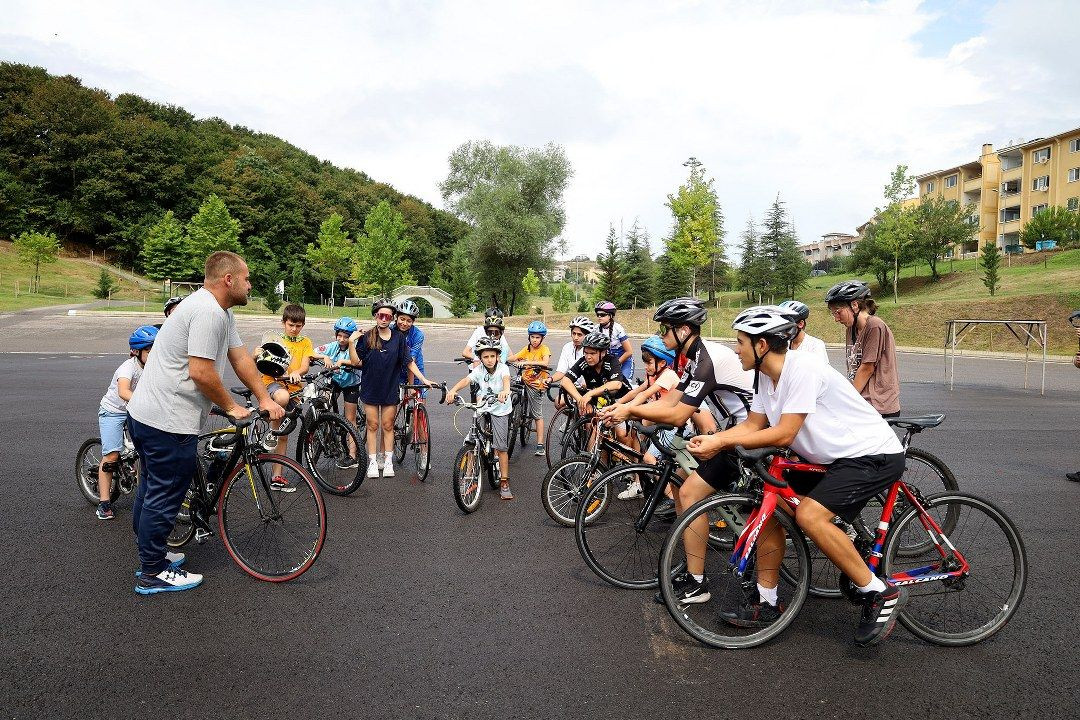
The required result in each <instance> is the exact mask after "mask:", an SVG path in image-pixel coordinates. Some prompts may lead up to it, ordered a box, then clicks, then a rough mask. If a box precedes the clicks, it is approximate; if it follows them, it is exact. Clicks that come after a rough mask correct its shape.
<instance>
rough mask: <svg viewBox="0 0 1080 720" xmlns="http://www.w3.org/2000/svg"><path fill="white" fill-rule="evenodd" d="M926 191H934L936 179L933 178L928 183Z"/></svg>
mask: <svg viewBox="0 0 1080 720" xmlns="http://www.w3.org/2000/svg"><path fill="white" fill-rule="evenodd" d="M926 192H928V193H932V192H934V181H933V180H931V181H930V182H928V183H926Z"/></svg>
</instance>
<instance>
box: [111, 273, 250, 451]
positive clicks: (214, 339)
mask: <svg viewBox="0 0 1080 720" xmlns="http://www.w3.org/2000/svg"><path fill="white" fill-rule="evenodd" d="M241 345H243V343H242V342H240V334H239V333H238V332H237V331H236V320H235V319H234V318H233V313H232V310H223V309H222V308H221V306H220V305H218V301H217V299H216V298H215V297H214V296H213V294H212V293H211V292H210V291H209V290H207V289H206V288H199V289H198V290H196V291H195V292H194V293H192V294H191V295H189V296H188V297H186V298H184V302H182V303H180V304H179V305H177V306H176V310H174V311H173V314H172V315H170V316H169V317H168V318H166V319H165V324H164V325H162V326H161V330H159V331H158V334H157V339H156V340H155V341H154V349H153V350H151V351H150V355H149V357H148V358H147V361H146V368H145V369H144V370H143V373H142V378H141V379H140V380H139V384H138V385H137V386H136V387H135V393H134V394H133V395H132V396H131V401H130V402H128V407H127V409H128V415H130V416H131V417H133V418H135V419H136V420H138V421H139V422H141V423H142V424H144V425H149V426H150V427H153V428H157V429H158V430H164V431H165V432H171V433H178V434H181V435H197V434H198V433H199V431H200V429H201V428H202V422H203V418H205V417H206V415H207V414H208V413H209V412H210V405H211V402H210V399H209V398H207V397H206V396H205V395H203V394H202V393H201V392H200V391H199V388H198V387H196V386H195V382H194V381H193V380H192V379H191V375H190V373H189V368H188V357H189V356H192V355H193V356H195V357H200V358H206V359H207V360H213V361H214V369H215V370H217V374H218V375H219V376H220V375H221V374H222V373H223V372H224V370H225V361H226V360H227V359H228V353H229V349H230V348H234V347H240V346H241Z"/></svg>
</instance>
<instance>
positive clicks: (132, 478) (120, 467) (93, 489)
mask: <svg viewBox="0 0 1080 720" xmlns="http://www.w3.org/2000/svg"><path fill="white" fill-rule="evenodd" d="M100 465H101V438H98V437H93V438H90V439H89V440H87V441H86V442H84V443H83V444H82V445H81V446H80V447H79V451H78V452H77V453H76V454H75V482H76V484H77V485H78V486H79V490H80V491H81V492H82V494H83V497H84V498H86V501H87V502H88V503H90V504H91V505H97V504H98V503H99V502H101V497H100V495H99V494H98V467H99V466H100ZM138 484H139V454H138V453H137V452H135V445H134V444H133V443H132V442H131V437H130V436H129V435H128V431H127V428H126V427H125V428H124V447H123V449H122V450H121V451H120V457H119V458H117V460H116V470H114V471H113V478H112V487H111V489H110V491H109V502H115V501H116V498H118V497H120V495H130V494H131V493H132V492H133V491H134V490H135V486H136V485H138Z"/></svg>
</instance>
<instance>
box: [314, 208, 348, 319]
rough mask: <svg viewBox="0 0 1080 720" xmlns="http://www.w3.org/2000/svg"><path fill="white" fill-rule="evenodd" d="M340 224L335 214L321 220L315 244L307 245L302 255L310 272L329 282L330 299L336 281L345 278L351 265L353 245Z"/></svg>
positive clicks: (339, 218)
mask: <svg viewBox="0 0 1080 720" xmlns="http://www.w3.org/2000/svg"><path fill="white" fill-rule="evenodd" d="M341 223H342V217H341V216H340V215H338V214H337V213H334V214H332V215H331V216H330V217H328V218H327V219H326V220H323V222H322V225H320V226H319V238H318V240H317V241H316V243H317V244H311V243H308V246H307V252H306V253H304V254H305V257H307V261H308V265H309V267H311V270H312V272H314V273H315V274H316V275H318V276H319V277H321V278H322V279H324V280H329V281H330V297H331V298H334V297H335V295H334V287H335V285H336V283H337V281H338V280H339V279H342V278H345V277H347V276H348V274H349V271H350V270H351V269H352V265H353V243H352V240H350V239H349V233H347V232H345V231H344V230H342V229H341Z"/></svg>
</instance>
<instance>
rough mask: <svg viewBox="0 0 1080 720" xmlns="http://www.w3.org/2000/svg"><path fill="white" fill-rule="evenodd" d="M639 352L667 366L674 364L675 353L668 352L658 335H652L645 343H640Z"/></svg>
mask: <svg viewBox="0 0 1080 720" xmlns="http://www.w3.org/2000/svg"><path fill="white" fill-rule="evenodd" d="M641 351H642V352H647V353H649V354H650V355H652V356H653V357H654V358H656V359H657V360H663V361H664V362H666V363H667V364H668V365H674V364H675V353H674V352H672V351H671V350H668V348H667V346H666V345H664V341H663V340H661V339H660V336H659V335H652V336H650V337H647V338H645V342H643V343H641Z"/></svg>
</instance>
